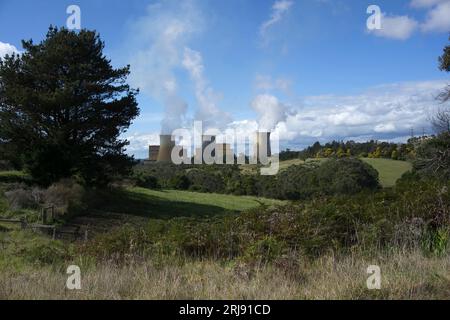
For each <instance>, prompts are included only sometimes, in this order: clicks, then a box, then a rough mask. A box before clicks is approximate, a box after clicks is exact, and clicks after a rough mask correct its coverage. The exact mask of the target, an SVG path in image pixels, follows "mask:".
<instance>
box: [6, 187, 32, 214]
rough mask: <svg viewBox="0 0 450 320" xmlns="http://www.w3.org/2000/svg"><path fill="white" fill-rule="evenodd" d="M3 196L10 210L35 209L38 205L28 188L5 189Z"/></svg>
mask: <svg viewBox="0 0 450 320" xmlns="http://www.w3.org/2000/svg"><path fill="white" fill-rule="evenodd" d="M5 197H6V199H7V201H8V205H9V208H10V209H11V210H21V209H36V208H37V207H38V203H37V202H36V199H35V197H34V196H33V193H32V191H31V190H29V189H15V190H10V191H6V192H5Z"/></svg>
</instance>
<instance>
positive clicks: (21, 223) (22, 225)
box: [20, 217, 27, 229]
mask: <svg viewBox="0 0 450 320" xmlns="http://www.w3.org/2000/svg"><path fill="white" fill-rule="evenodd" d="M20 227H21V228H22V229H25V228H26V227H27V223H26V221H25V218H23V217H22V218H20Z"/></svg>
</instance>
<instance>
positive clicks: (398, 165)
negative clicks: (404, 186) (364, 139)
mask: <svg viewBox="0 0 450 320" xmlns="http://www.w3.org/2000/svg"><path fill="white" fill-rule="evenodd" d="M361 160H363V161H364V162H366V163H368V164H370V165H371V166H372V167H374V168H375V169H376V170H377V171H378V173H379V175H380V183H381V185H382V186H383V187H392V186H394V185H395V182H396V181H397V180H398V179H399V178H400V177H401V176H402V175H403V174H404V173H405V172H407V171H409V170H411V169H412V165H411V163H409V162H407V161H399V160H391V159H373V158H362V159H361Z"/></svg>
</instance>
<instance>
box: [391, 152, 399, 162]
mask: <svg viewBox="0 0 450 320" xmlns="http://www.w3.org/2000/svg"><path fill="white" fill-rule="evenodd" d="M391 158H392V159H393V160H398V151H397V150H393V151H392V153H391Z"/></svg>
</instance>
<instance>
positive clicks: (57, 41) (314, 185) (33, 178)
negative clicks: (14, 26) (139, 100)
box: [0, 28, 450, 299]
mask: <svg viewBox="0 0 450 320" xmlns="http://www.w3.org/2000/svg"><path fill="white" fill-rule="evenodd" d="M69 43H71V44H76V45H69ZM24 47H25V49H26V52H25V53H24V54H23V55H22V56H20V57H19V56H12V57H7V58H6V59H5V60H2V61H0V79H1V80H0V81H1V82H0V122H1V123H0V124H1V127H0V149H1V152H2V154H1V155H2V156H6V159H1V161H0V165H1V168H3V169H4V170H9V171H6V172H2V173H0V216H2V217H9V218H15V219H17V218H20V220H19V222H22V221H23V219H25V221H28V222H30V221H31V222H37V221H39V220H40V217H39V212H40V209H42V208H43V207H45V206H47V205H50V204H51V205H53V206H54V207H55V210H56V212H57V215H58V217H57V219H56V221H55V224H57V225H58V227H61V228H65V227H70V226H72V227H73V226H75V227H77V226H80V225H83V226H86V225H88V226H89V231H90V233H89V237H88V239H87V240H85V241H69V240H65V239H52V238H51V237H49V236H48V235H46V234H45V233H43V234H40V233H38V232H34V231H36V230H34V231H33V230H30V229H22V223H21V225H20V226H17V225H14V224H11V223H8V222H0V248H1V249H2V250H1V251H0V299H2V298H5V299H8V298H34V299H37V298H68V299H71V298H81V299H89V298H96V299H98V298H112V299H131V298H158V299H165V298H176V299H190V298H215V299H222V298H228V299H252V298H258V299H264V298H265V299H270V298H278V299H294V298H306V299H313V298H322V299H343V298H348V299H368V298H370V299H431V298H435V299H446V298H448V297H449V295H450V291H449V288H450V273H449V270H450V260H449V257H450V193H449V191H448V190H449V188H450V176H449V167H450V163H449V150H450V145H449V134H448V132H446V130H440V131H439V132H437V134H436V136H432V137H420V138H414V139H410V140H409V141H408V143H407V144H402V145H397V144H390V143H379V142H376V141H370V142H367V143H354V142H351V141H349V142H346V143H343V142H336V141H334V142H331V143H328V144H325V145H324V146H322V145H320V143H316V144H314V145H313V146H311V147H310V148H307V149H306V150H304V151H301V152H294V151H290V150H288V151H286V152H284V153H282V154H281V155H280V156H281V158H282V160H283V161H284V165H282V170H281V171H280V172H279V174H278V175H275V176H259V175H255V174H252V173H253V169H255V168H258V166H256V167H245V168H242V167H239V166H237V165H235V166H228V165H222V166H220V165H213V166H207V165H202V166H194V165H182V166H176V165H172V164H167V163H156V164H152V165H142V164H141V165H137V166H136V167H135V168H134V170H133V172H132V173H131V172H128V173H129V174H128V175H126V176H121V175H118V173H119V171H120V170H119V171H118V170H116V169H117V167H116V166H117V165H119V164H123V167H122V168H123V169H127V168H129V165H130V160H131V159H129V158H128V157H126V156H124V155H123V154H122V148H123V147H124V145H125V143H126V142H125V141H120V140H118V139H117V137H118V134H119V133H120V132H121V131H122V130H124V129H125V128H126V127H127V126H128V125H129V122H130V121H131V120H132V119H133V118H134V117H135V116H136V115H137V107H136V104H135V93H136V92H135V91H134V90H132V89H130V88H129V87H128V86H127V85H125V84H124V81H125V78H126V76H127V75H128V68H124V69H119V70H114V69H112V67H111V66H110V62H109V61H108V60H106V58H105V57H103V55H102V53H101V52H102V50H103V43H101V41H100V40H99V38H98V35H97V34H95V33H93V32H88V31H81V32H80V33H75V32H69V31H67V30H65V29H61V30H57V29H54V28H51V29H50V31H49V34H48V35H47V38H46V39H45V40H44V41H43V42H42V43H40V44H39V45H33V44H32V42H31V41H29V42H25V43H24ZM72 50H74V52H75V53H74V52H72ZM58 52H59V53H61V52H62V53H63V55H61V56H60V55H59V54H57V53H58ZM445 52H448V50H447V49H446V51H445ZM86 58H89V59H88V60H89V61H90V62H91V63H87V64H86V63H84V62H86V60H85V59H86ZM447 58H448V57H447V56H445V55H444V56H443V58H442V59H441V60H440V61H441V64H442V66H443V68H444V69H445V70H448V68H447V62H446V61H448V59H447ZM49 61H50V62H54V61H56V62H57V63H54V64H49ZM47 64H48V66H47V67H48V68H47V67H46V68H44V66H46V65H47ZM442 66H441V67H442ZM25 71H27V72H25ZM38 71H40V72H38ZM80 76H82V77H83V78H87V79H91V80H92V81H93V82H83V81H81V80H82V79H81V78H79V77H80ZM43 77H44V78H45V77H48V79H50V80H49V81H42V78H43ZM36 84H38V85H39V86H38V87H39V88H43V89H42V91H41V90H38V91H36V92H34V91H33V90H31V89H30V88H31V87H32V85H33V86H34V85H36ZM33 92H34V93H33ZM103 98H105V100H103ZM85 99H88V100H85ZM92 99H93V100H92ZM20 101H23V102H24V103H19V102H20ZM92 101H94V102H92ZM61 106H64V107H61ZM116 108H120V110H122V111H123V112H122V111H119V110H117V109H116ZM99 110H100V111H102V112H99V113H97V112H98V111H99ZM49 111H50V112H54V113H55V114H56V116H53V113H51V115H50V114H49ZM78 111H83V112H86V113H85V115H89V119H84V118H83V117H84V116H82V115H81V114H79V113H78ZM83 114H84V113H83ZM25 115H26V116H25ZM30 119H32V120H30ZM37 119H38V120H37ZM443 119H444V120H443V121H444V122H440V123H444V124H445V118H443ZM12 120H13V121H12ZM69 120H70V121H69ZM91 120H92V121H94V122H91ZM106 120H108V121H109V123H110V124H105V123H104V122H107V121H106ZM16 121H17V122H16ZM439 121H441V120H439ZM18 124H20V125H23V126H24V128H23V134H24V137H30V136H31V134H32V133H33V134H36V137H35V138H33V139H31V138H30V139H29V140H28V141H27V143H28V145H26V146H25V145H24V149H23V152H17V151H18V150H21V149H20V148H18V147H19V146H21V144H23V143H24V142H23V141H22V140H21V139H19V138H18V128H17V125H18ZM97 128H98V131H96V130H97ZM443 128H445V126H444V127H443ZM78 130H80V131H78ZM86 134H87V135H86ZM91 138H92V139H93V140H91ZM97 143H98V144H97ZM53 151H55V152H56V153H55V155H54V158H51V159H50V156H53V153H51V152H53ZM14 154H17V155H19V156H13V155H14ZM69 155H70V157H69ZM72 156H73V157H72ZM311 157H312V158H314V159H315V160H314V161H311V160H308V158H311ZM69 158H70V159H69ZM361 159H362V160H361ZM397 159H409V160H411V161H412V168H411V166H410V165H409V164H408V163H406V162H404V161H398V160H397ZM119 160H120V161H119ZM55 161H57V162H55ZM20 164H23V165H24V166H25V169H26V171H25V173H24V172H22V171H11V168H14V167H15V166H18V165H19V166H20ZM97 166H102V168H106V170H105V171H103V170H98V167H97ZM3 169H2V170H3ZM410 169H411V170H410ZM97 170H98V171H97ZM125 171H126V170H125ZM400 175H401V177H400ZM380 181H381V183H382V184H383V185H384V186H389V188H381V186H380ZM106 182H110V183H109V184H107V185H105V183H106ZM9 222H11V221H9ZM16 222H17V221H16ZM73 264H75V265H78V266H80V267H81V270H82V290H80V291H75V292H71V291H69V290H66V289H65V288H64V283H65V281H66V279H67V274H66V272H65V271H66V269H67V266H69V265H73ZM372 264H376V265H379V266H380V267H381V269H382V289H381V290H367V287H366V279H367V273H366V270H367V267H368V266H369V265H372Z"/></svg>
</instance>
